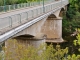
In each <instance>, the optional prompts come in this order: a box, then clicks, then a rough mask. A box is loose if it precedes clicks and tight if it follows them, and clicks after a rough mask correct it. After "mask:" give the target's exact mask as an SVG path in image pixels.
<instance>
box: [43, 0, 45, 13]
mask: <svg viewBox="0 0 80 60" xmlns="http://www.w3.org/2000/svg"><path fill="white" fill-rule="evenodd" d="M43 13H45V7H44V0H43Z"/></svg>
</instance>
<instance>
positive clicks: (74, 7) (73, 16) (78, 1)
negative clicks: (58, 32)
mask: <svg viewBox="0 0 80 60" xmlns="http://www.w3.org/2000/svg"><path fill="white" fill-rule="evenodd" d="M76 28H80V0H70V4H69V5H68V10H67V12H66V15H64V17H63V35H64V34H71V33H73V32H74V31H75V29H76Z"/></svg>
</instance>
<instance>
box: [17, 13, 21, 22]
mask: <svg viewBox="0 0 80 60" xmlns="http://www.w3.org/2000/svg"><path fill="white" fill-rule="evenodd" d="M18 15H19V16H20V20H19V23H21V14H18Z"/></svg>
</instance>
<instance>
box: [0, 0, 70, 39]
mask: <svg viewBox="0 0 80 60" xmlns="http://www.w3.org/2000/svg"><path fill="white" fill-rule="evenodd" d="M68 3H69V2H68V0H60V1H56V2H53V3H51V4H47V5H44V8H43V6H39V7H34V8H30V9H24V10H21V11H19V12H18V11H17V12H15V13H14V12H11V13H8V14H2V15H0V21H1V22H0V34H1V35H2V34H4V33H6V32H7V31H9V30H11V29H13V28H16V27H18V26H20V25H23V24H24V23H27V22H30V21H32V20H33V19H35V18H37V17H40V16H41V15H44V14H47V13H48V12H50V11H52V13H53V12H55V11H56V10H58V9H60V8H62V7H64V6H65V5H67V4H68ZM44 9H45V12H43V11H44ZM50 14H51V13H49V14H47V15H50ZM47 15H45V16H47ZM33 23H35V22H33ZM28 27H29V26H28ZM23 29H25V28H23ZM18 30H19V29H18ZM20 31H21V30H19V31H18V32H20ZM14 32H16V29H15V30H14ZM18 32H17V33H18ZM15 34H16V33H15ZM0 39H2V37H1V36H0Z"/></svg>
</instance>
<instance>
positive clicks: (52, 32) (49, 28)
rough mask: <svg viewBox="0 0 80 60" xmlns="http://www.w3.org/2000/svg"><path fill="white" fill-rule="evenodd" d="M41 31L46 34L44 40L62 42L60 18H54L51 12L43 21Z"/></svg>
mask: <svg viewBox="0 0 80 60" xmlns="http://www.w3.org/2000/svg"><path fill="white" fill-rule="evenodd" d="M41 32H42V33H44V34H45V35H46V42H55V43H58V42H63V39H62V18H61V17H58V18H56V17H55V16H54V15H53V14H52V15H50V16H49V17H48V19H47V20H46V22H45V23H44V25H43V27H42V30H41Z"/></svg>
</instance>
